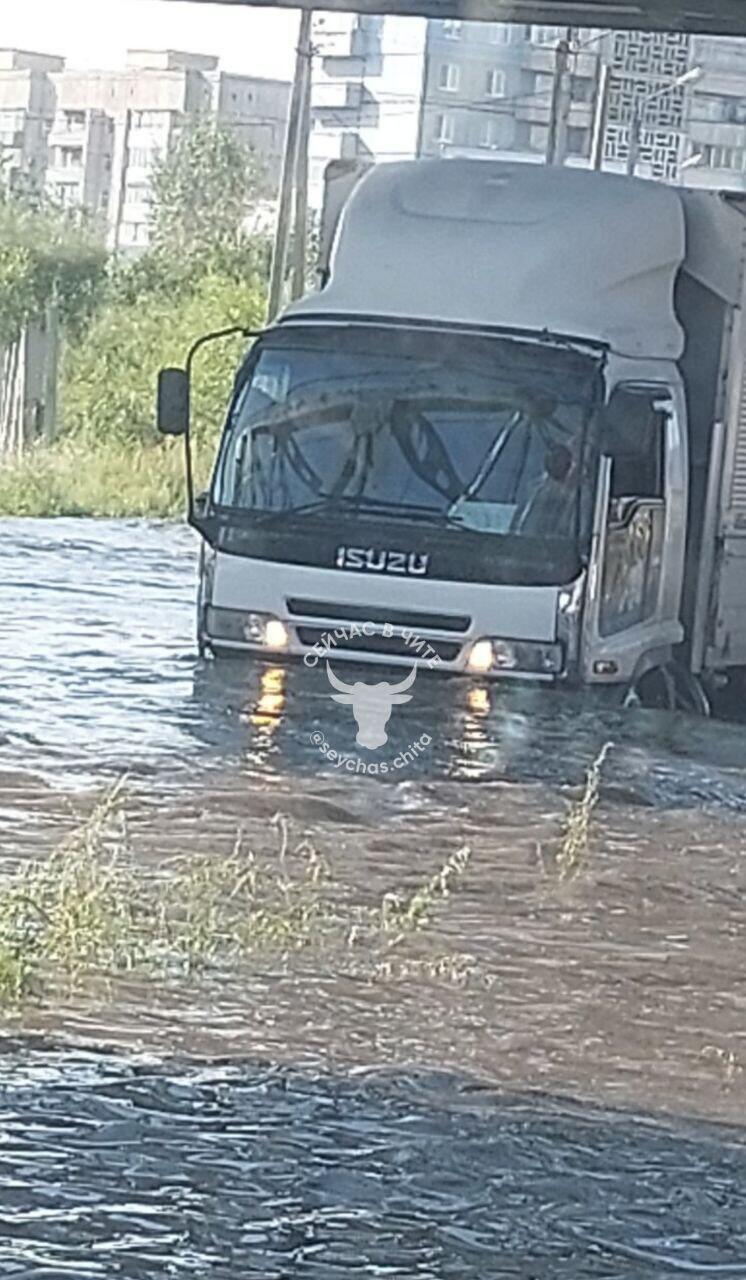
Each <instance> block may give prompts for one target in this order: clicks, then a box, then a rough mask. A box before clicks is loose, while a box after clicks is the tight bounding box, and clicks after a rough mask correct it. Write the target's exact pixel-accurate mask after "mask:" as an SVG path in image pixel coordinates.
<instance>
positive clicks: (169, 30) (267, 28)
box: [0, 0, 298, 79]
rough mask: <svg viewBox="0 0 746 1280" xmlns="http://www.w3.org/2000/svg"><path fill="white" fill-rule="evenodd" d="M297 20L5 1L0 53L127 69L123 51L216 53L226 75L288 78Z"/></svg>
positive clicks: (126, 3) (216, 9) (101, 3)
mask: <svg viewBox="0 0 746 1280" xmlns="http://www.w3.org/2000/svg"><path fill="white" fill-rule="evenodd" d="M297 23H298V15H297V13H295V12H292V11H288V10H277V9H258V8H257V9H253V8H243V7H238V6H236V5H226V4H195V3H189V2H187V0H0V48H20V49H31V50H33V51H34V52H35V53H53V54H59V55H61V56H62V57H65V58H67V60H68V66H69V67H102V68H106V69H107V70H108V69H112V68H116V67H121V66H124V60H125V51H126V50H127V49H128V48H135V49H137V48H140V49H143V48H144V49H164V48H171V49H181V50H187V51H189V52H190V53H212V54H217V55H218V57H219V58H220V64H221V67H222V68H223V70H225V71H238V72H243V73H245V74H247V75H260V76H270V77H280V78H283V79H289V78H290V76H291V74H292V69H293V59H294V45H295V33H296V28H297Z"/></svg>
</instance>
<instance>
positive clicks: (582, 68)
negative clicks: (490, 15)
mask: <svg viewBox="0 0 746 1280" xmlns="http://www.w3.org/2000/svg"><path fill="white" fill-rule="evenodd" d="M521 53H522V56H521V65H522V67H523V69H524V71H539V72H541V73H542V74H543V75H553V74H554V70H555V68H556V66H557V51H556V49H554V48H552V46H551V45H535V44H530V45H524V46H523V47H522V50H521ZM569 71H570V72H571V74H572V75H574V76H580V77H582V78H583V79H595V78H596V76H597V74H598V58H597V57H596V56H595V54H592V53H574V54H572V55H571V57H570V64H569Z"/></svg>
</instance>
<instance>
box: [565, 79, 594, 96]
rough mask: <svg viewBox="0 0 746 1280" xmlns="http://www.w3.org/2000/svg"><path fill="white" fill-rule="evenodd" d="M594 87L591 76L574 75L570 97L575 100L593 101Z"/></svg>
mask: <svg viewBox="0 0 746 1280" xmlns="http://www.w3.org/2000/svg"><path fill="white" fill-rule="evenodd" d="M594 89H595V86H594V83H593V80H592V79H591V77H590V76H573V77H572V80H571V82H570V97H571V99H572V101H573V102H592V101H593V94H594Z"/></svg>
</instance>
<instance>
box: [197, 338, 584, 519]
mask: <svg viewBox="0 0 746 1280" xmlns="http://www.w3.org/2000/svg"><path fill="white" fill-rule="evenodd" d="M597 370H598V366H597V363H596V362H595V361H594V360H592V359H591V358H590V357H587V356H585V355H583V354H581V353H579V352H578V351H576V350H574V349H572V348H570V347H568V348H567V349H566V350H563V349H558V348H556V347H552V346H550V345H547V344H540V343H530V344H529V343H522V342H521V343H519V342H514V341H511V340H507V339H499V338H484V337H482V336H479V335H469V334H458V335H454V334H452V333H448V334H446V333H442V332H433V331H423V330H419V331H417V330H414V331H413V330H411V329H408V330H404V329H401V330H399V329H389V330H385V329H372V328H363V327H362V326H358V327H355V326H347V327H324V328H323V330H322V329H321V328H319V329H315V330H314V329H311V328H310V327H309V328H305V329H301V328H290V327H288V329H287V330H286V331H285V332H283V331H282V330H280V331H278V332H277V333H276V334H274V335H270V336H268V338H266V339H265V340H264V341H263V343H261V344H258V345H257V347H256V348H255V349H254V351H253V352H252V353H251V355H250V357H249V359H248V361H247V363H246V365H245V367H244V370H243V371H242V374H241V375H240V376H239V379H238V382H237V388H236V393H235V396H234V402H233V405H232V409H231V412H230V415H229V421H228V425H227V429H226V433H225V436H224V441H223V448H222V452H221V456H220V459H219V463H218V467H217V470H216V477H215V487H214V491H213V499H214V501H215V503H216V505H217V506H218V507H221V508H229V509H232V510H238V511H241V512H244V513H253V514H256V515H257V516H261V517H263V518H266V519H270V520H271V519H272V518H273V517H274V516H282V517H283V518H284V520H285V521H287V520H288V519H291V518H292V519H297V520H299V521H300V520H302V519H305V518H308V519H309V520H310V519H313V518H314V517H319V518H325V519H328V518H329V517H330V516H332V517H333V516H334V515H335V514H336V513H338V514H339V515H340V516H342V515H344V514H346V513H350V512H354V513H355V515H356V516H357V517H359V518H360V519H365V518H366V517H367V518H370V519H376V520H379V521H380V520H387V519H390V520H412V521H415V520H416V521H418V522H421V523H425V524H427V523H432V524H434V525H442V526H444V527H448V528H452V529H453V530H454V531H455V532H456V533H457V531H458V529H463V530H470V531H472V532H474V533H477V534H481V535H485V536H488V537H495V536H502V537H505V536H507V535H510V536H511V537H512V538H513V539H520V538H533V539H535V538H537V537H541V538H546V539H550V540H555V541H557V540H564V541H567V540H573V541H574V542H577V539H578V537H579V536H580V534H581V530H582V526H583V522H584V518H583V510H582V503H581V502H580V493H581V490H582V484H581V478H582V475H583V471H584V445H585V434H586V425H587V422H588V419H589V415H590V411H591V409H592V407H593V403H594V398H595V394H596V386H597V382H598V378H597Z"/></svg>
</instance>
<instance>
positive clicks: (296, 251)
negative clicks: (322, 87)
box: [290, 46, 313, 299]
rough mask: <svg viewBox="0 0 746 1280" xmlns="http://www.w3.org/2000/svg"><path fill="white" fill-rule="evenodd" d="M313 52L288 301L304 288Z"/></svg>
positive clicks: (307, 73)
mask: <svg viewBox="0 0 746 1280" xmlns="http://www.w3.org/2000/svg"><path fill="white" fill-rule="evenodd" d="M312 73H313V50H312V49H311V48H310V46H309V56H308V57H307V58H306V59H305V61H304V64H303V92H302V94H301V107H300V124H299V126H298V154H297V157H296V166H295V227H294V230H293V277H292V282H291V286H290V296H291V298H293V299H295V298H300V297H301V295H302V294H303V293H304V292H305V288H306V255H307V252H308V161H309V156H308V151H309V146H310V142H311V86H312V81H313V74H312Z"/></svg>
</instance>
